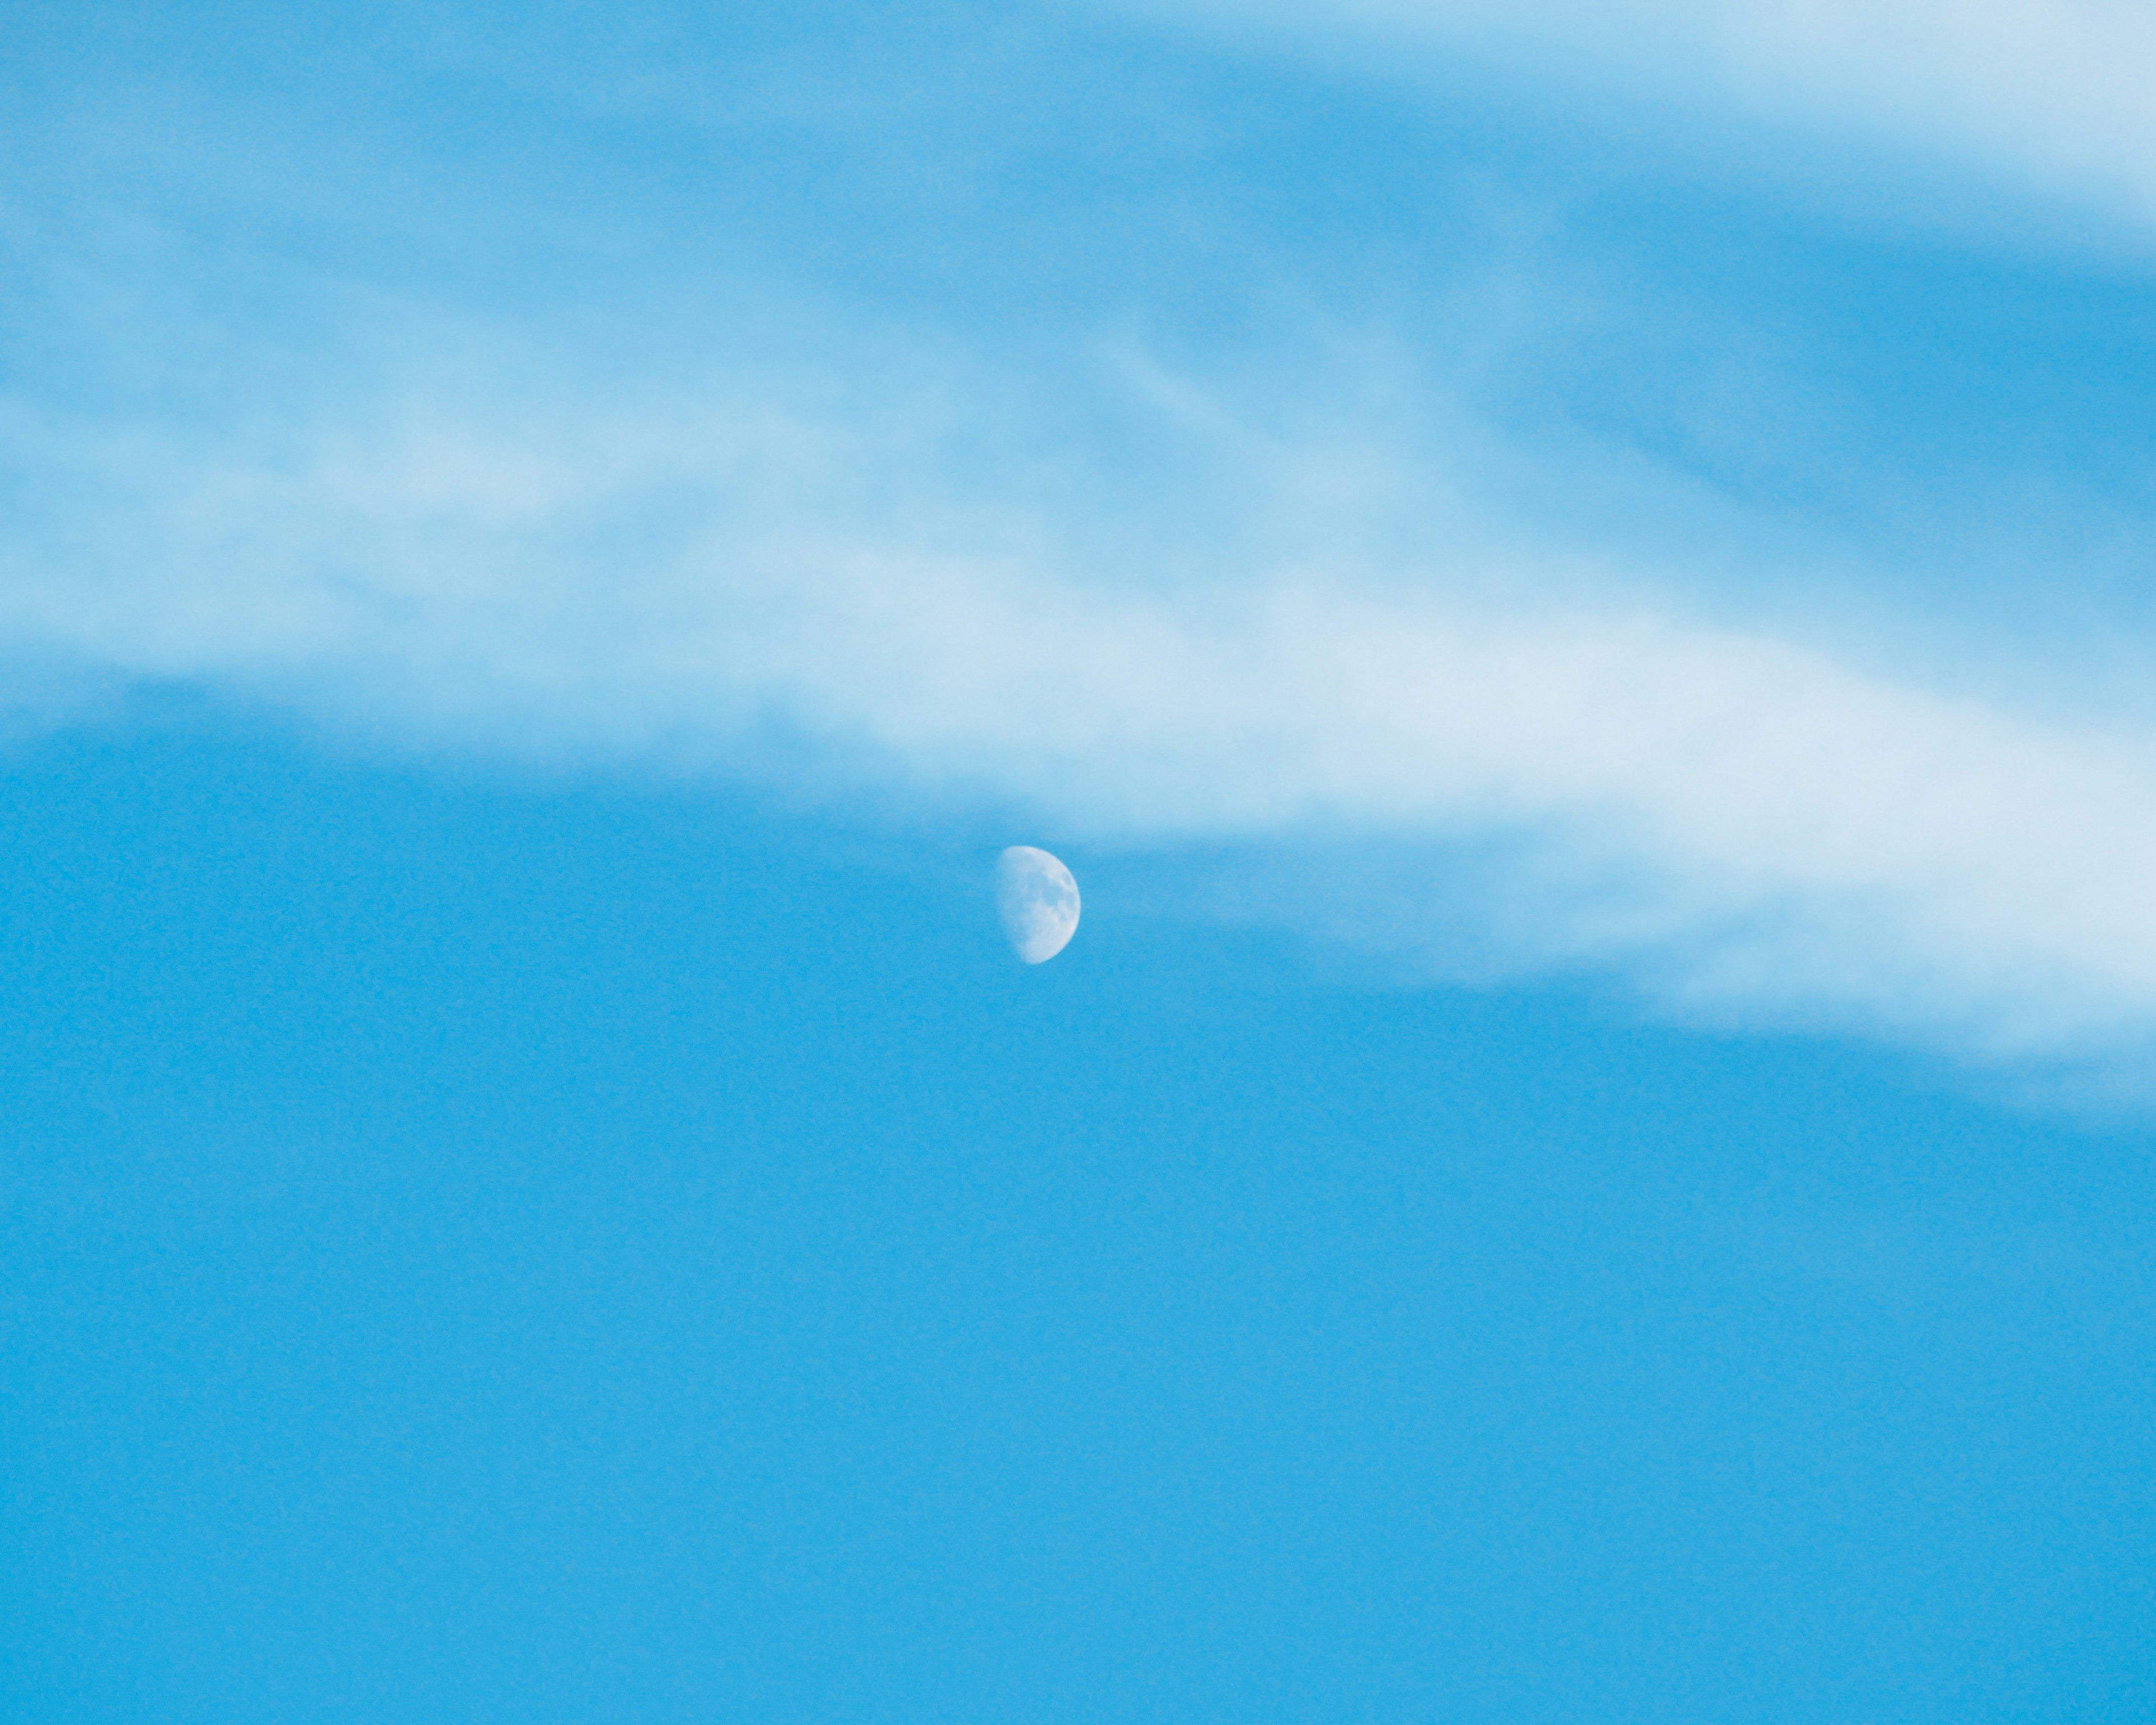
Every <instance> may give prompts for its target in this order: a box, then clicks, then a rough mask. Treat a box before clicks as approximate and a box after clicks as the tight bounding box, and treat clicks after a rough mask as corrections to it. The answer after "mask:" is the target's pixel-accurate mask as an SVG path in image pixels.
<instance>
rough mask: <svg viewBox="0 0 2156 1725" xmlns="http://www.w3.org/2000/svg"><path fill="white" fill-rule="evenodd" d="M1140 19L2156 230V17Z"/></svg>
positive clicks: (2091, 10)
mask: <svg viewBox="0 0 2156 1725" xmlns="http://www.w3.org/2000/svg"><path fill="white" fill-rule="evenodd" d="M1133 9H1135V10H1137V11H1140V12H1142V13H1147V14H1149V15H1152V16H1156V17H1183V18H1189V17H1197V18H1204V19H1208V20H1210V21H1212V22H1213V23H1215V24H1219V25H1223V26H1227V27H1231V28H1246V27H1250V26H1253V25H1255V26H1257V27H1260V28H1278V29H1284V30H1287V31H1291V32H1293V33H1296V34H1298V35H1301V36H1302V37H1303V38H1305V39H1308V38H1310V37H1312V36H1330V37H1331V38H1332V39H1334V40H1335V41H1338V40H1340V39H1342V38H1343V37H1344V38H1346V39H1358V38H1359V39H1373V38H1374V39H1380V40H1388V41H1390V42H1392V43H1394V44H1403V43H1404V44H1418V43H1419V44H1428V45H1431V46H1435V47H1439V48H1443V49H1455V50H1465V51H1467V52H1469V53H1472V54H1481V55H1483V56H1486V57H1489V58H1491V59H1497V60H1501V61H1512V62H1520V61H1525V62H1527V63H1528V64H1529V65H1530V66H1531V68H1532V69H1533V70H1534V71H1536V72H1537V73H1540V74H1545V75H1547V74H1553V73H1554V74H1557V75H1558V76H1559V77H1561V78H1562V79H1563V80H1568V81H1572V82H1575V83H1577V82H1589V83H1599V84H1602V85H1608V86H1611V87H1613V88H1615V89H1618V90H1623V91H1625V92H1627V93H1630V94H1632V95H1638V96H1642V97H1645V98H1646V99H1648V100H1653V101H1656V102H1661V103H1666V104H1673V105H1676V107H1677V108H1678V109H1680V110H1688V111H1689V112H1690V113H1691V114H1692V115H1694V116H1707V117H1712V116H1748V117H1751V118H1753V119H1766V120H1768V121H1774V122H1778V123H1792V122H1794V123H1796V124H1799V125H1803V126H1813V127H1818V128H1823V129H1824V130H1825V131H1828V132H1831V133H1838V134H1842V135H1846V136H1851V137H1852V138H1853V140H1855V141H1859V142H1861V143H1866V144H1870V143H1876V142H1878V141H1897V142H1898V143H1899V144H1900V145H1902V146H1904V147H1913V148H1915V149H1916V150H1917V151H1919V152H1922V153H1924V154H1928V155H1932V156H1934V157H1938V156H1946V157H1955V158H1959V159H1962V160H1964V161H1974V162H1976V163H1977V164H1979V166H1981V167H1984V169H1986V170H1988V171H1990V172H1994V173H1998V174H2001V175H2004V176H2005V177H2009V178H2011V179H2014V180H2018V181H2020V182H2023V183H2025V185H2027V186H2029V187H2030V188H2032V189H2034V190H2035V191H2037V192H2040V193H2046V194H2051V195H2061V194H2063V195H2066V196H2067V197H2070V198H2072V199H2074V200H2076V201H2080V202H2084V203H2090V202H2092V203H2097V204H2099V205H2102V206H2106V207H2108V208H2112V209H2114V210H2118V211H2123V212H2124V213H2128V214H2129V215H2131V216H2132V217H2133V218H2135V219H2136V220H2138V221H2140V222H2144V223H2145V222H2146V221H2147V220H2148V219H2150V218H2156V102H2152V101H2151V100H2149V92H2150V90H2156V9H2152V8H2149V7H2148V6H2147V5H2145V4H2142V3H2139V0H1173V3H1170V4H1160V3H1147V0H1134V6H1133ZM1396 64H1397V63H1396ZM1784 155H1785V156H1786V152H1784ZM1785 166H1789V164H1787V163H1786V162H1785ZM1795 166H1796V167H1798V169H1799V171H1800V170H1801V164H1797V165H1795Z"/></svg>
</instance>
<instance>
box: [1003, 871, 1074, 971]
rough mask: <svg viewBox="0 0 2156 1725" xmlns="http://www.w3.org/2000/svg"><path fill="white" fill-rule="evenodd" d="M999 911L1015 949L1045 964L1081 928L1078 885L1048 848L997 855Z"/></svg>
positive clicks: (1026, 956)
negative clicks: (1079, 925) (1079, 923)
mask: <svg viewBox="0 0 2156 1725" xmlns="http://www.w3.org/2000/svg"><path fill="white" fill-rule="evenodd" d="M996 913H997V914H998V916H1001V917H1002V918H1003V921H1004V933H1005V934H1007V935H1009V937H1010V943H1011V950H1012V951H1013V952H1016V953H1017V954H1018V956H1019V957H1021V958H1023V959H1024V960H1025V962H1026V963H1028V964H1045V963H1047V962H1048V961H1049V960H1050V959H1051V958H1053V957H1055V955H1056V954H1057V953H1058V952H1061V951H1062V950H1063V949H1064V948H1065V947H1067V946H1069V945H1070V937H1071V936H1072V935H1074V934H1075V933H1076V932H1078V883H1077V882H1076V881H1075V880H1072V879H1071V877H1070V870H1068V869H1066V868H1065V867H1064V866H1063V865H1062V864H1061V863H1060V862H1059V861H1058V860H1056V859H1055V858H1054V857H1052V856H1050V855H1049V854H1048V853H1047V852H1046V851H1045V850H1035V849H1034V847H1033V846H1032V845H1012V846H1011V847H1010V849H1009V850H1006V851H1004V854H1003V855H1001V856H999V857H998V858H997V859H996Z"/></svg>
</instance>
